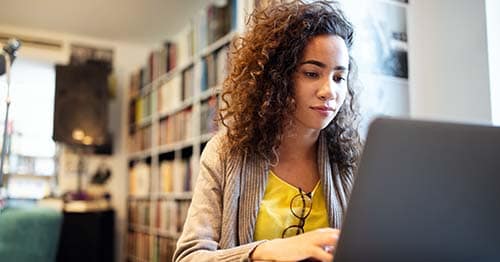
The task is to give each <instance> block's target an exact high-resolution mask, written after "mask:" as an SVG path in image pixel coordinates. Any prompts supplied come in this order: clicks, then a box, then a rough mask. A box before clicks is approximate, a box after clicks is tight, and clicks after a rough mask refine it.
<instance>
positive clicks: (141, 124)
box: [134, 116, 153, 128]
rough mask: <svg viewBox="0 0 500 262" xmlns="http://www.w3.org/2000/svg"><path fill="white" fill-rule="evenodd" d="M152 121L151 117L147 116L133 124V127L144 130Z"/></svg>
mask: <svg viewBox="0 0 500 262" xmlns="http://www.w3.org/2000/svg"><path fill="white" fill-rule="evenodd" d="M152 121H153V117H152V116H147V117H144V118H143V119H142V120H141V121H139V122H137V123H135V124H134V125H135V126H136V127H137V128H144V127H146V126H150V125H151V123H152Z"/></svg>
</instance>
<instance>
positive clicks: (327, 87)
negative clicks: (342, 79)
mask: <svg viewBox="0 0 500 262" xmlns="http://www.w3.org/2000/svg"><path fill="white" fill-rule="evenodd" d="M336 88H337V83H335V81H333V80H332V79H331V78H330V79H328V80H325V81H324V83H323V84H322V85H321V87H320V88H319V89H318V93H317V95H318V97H319V99H321V100H322V101H328V100H333V99H336V98H337V91H336Z"/></svg>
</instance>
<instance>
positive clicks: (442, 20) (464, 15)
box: [408, 0, 498, 123]
mask: <svg viewBox="0 0 500 262" xmlns="http://www.w3.org/2000/svg"><path fill="white" fill-rule="evenodd" d="M491 2H495V1H491ZM496 4H497V5H498V2H497V3H496ZM485 15H486V7H485V0H438V1H436V0H418V1H410V11H409V12H408V18H409V19H408V38H409V41H408V43H409V58H408V59H409V80H410V114H411V116H412V117H417V118H430V119H443V120H450V121H463V122H476V123H491V122H492V119H491V99H490V83H489V75H494V74H492V73H490V72H491V71H490V68H489V67H488V43H487V38H486V33H487V30H486V19H485ZM497 25H498V23H497ZM497 46H498V45H497ZM497 72H498V71H497Z"/></svg>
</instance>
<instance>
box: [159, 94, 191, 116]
mask: <svg viewBox="0 0 500 262" xmlns="http://www.w3.org/2000/svg"><path fill="white" fill-rule="evenodd" d="M194 102H195V98H194V97H190V98H188V99H186V100H184V101H182V102H181V103H180V105H179V106H176V107H174V108H172V109H169V110H164V111H162V112H159V113H158V119H162V118H165V117H167V116H170V115H173V114H175V113H177V112H180V111H182V110H184V109H187V108H189V107H191V106H193V105H194Z"/></svg>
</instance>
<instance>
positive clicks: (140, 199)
mask: <svg viewBox="0 0 500 262" xmlns="http://www.w3.org/2000/svg"><path fill="white" fill-rule="evenodd" d="M127 198H128V200H134V201H144V200H151V196H149V195H146V196H136V195H128V196H127Z"/></svg>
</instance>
